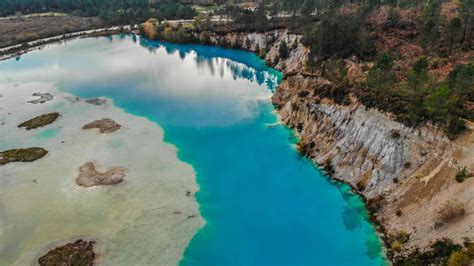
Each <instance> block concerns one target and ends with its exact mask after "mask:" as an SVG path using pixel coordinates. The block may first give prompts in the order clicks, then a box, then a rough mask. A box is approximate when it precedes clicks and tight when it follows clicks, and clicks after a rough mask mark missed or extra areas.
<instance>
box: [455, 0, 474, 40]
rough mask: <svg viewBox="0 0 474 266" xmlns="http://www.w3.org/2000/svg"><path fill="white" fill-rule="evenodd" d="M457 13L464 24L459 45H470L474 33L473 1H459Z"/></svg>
mask: <svg viewBox="0 0 474 266" xmlns="http://www.w3.org/2000/svg"><path fill="white" fill-rule="evenodd" d="M459 13H460V14H461V18H462V20H463V24H464V25H463V34H462V38H461V43H463V42H468V45H471V43H470V41H471V35H472V31H474V0H461V7H460V9H459Z"/></svg>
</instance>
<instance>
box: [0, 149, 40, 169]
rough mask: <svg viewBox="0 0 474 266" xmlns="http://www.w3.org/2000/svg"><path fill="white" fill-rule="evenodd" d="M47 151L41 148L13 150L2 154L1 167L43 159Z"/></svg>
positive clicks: (0, 158) (0, 154)
mask: <svg viewBox="0 0 474 266" xmlns="http://www.w3.org/2000/svg"><path fill="white" fill-rule="evenodd" d="M47 153H48V151H47V150H45V149H43V148H39V147H31V148H27V149H13V150H7V151H2V152H0V165H3V164H7V163H13V162H33V161H36V160H38V159H41V158H43V157H44V156H45V155H46V154H47Z"/></svg>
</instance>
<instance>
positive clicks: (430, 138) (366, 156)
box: [211, 30, 474, 253]
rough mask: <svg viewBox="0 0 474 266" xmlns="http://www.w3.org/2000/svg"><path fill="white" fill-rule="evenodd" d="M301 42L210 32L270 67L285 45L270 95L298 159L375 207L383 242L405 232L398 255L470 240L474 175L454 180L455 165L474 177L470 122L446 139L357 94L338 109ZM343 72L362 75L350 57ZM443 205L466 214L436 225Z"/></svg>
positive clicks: (275, 35) (279, 34) (283, 36)
mask: <svg viewBox="0 0 474 266" xmlns="http://www.w3.org/2000/svg"><path fill="white" fill-rule="evenodd" d="M300 38H301V37H300V36H298V35H294V34H288V32H287V31H285V30H281V31H272V32H267V33H230V34H227V35H224V36H218V35H213V36H211V41H212V42H213V43H214V44H216V45H222V43H223V42H225V43H227V44H228V45H229V44H230V46H232V47H242V48H244V49H248V50H251V51H254V52H256V53H259V52H260V51H257V50H258V49H259V48H263V49H264V50H265V54H264V59H265V60H267V62H274V61H275V58H278V48H279V45H280V43H281V41H282V40H285V41H286V42H287V44H288V46H289V47H290V56H289V57H288V58H286V59H285V60H280V61H278V62H275V63H277V64H276V65H275V68H277V69H279V70H281V71H282V72H283V73H284V74H285V78H284V80H283V81H282V83H281V84H280V86H279V87H278V88H277V89H276V91H275V93H274V95H273V98H272V100H273V102H274V103H275V105H276V106H277V109H278V112H279V114H280V116H281V120H282V122H283V123H284V124H286V125H288V126H289V127H291V128H294V129H295V132H296V133H297V135H298V136H299V137H300V144H299V149H300V151H301V152H302V153H303V154H305V155H306V156H308V157H309V158H311V159H312V160H314V161H315V162H317V163H318V164H319V165H326V166H327V165H328V164H330V165H331V167H332V168H333V169H334V173H333V174H332V176H333V177H334V178H336V179H338V180H341V181H343V182H346V183H348V184H351V185H352V186H353V187H354V188H355V189H356V190H357V191H358V192H359V193H360V194H361V195H363V196H365V197H366V198H367V199H368V200H369V201H372V202H376V204H375V205H376V206H377V207H376V208H375V209H374V210H373V211H374V212H375V217H376V219H378V220H379V221H380V222H381V224H383V225H384V227H385V231H386V242H387V243H386V244H388V245H390V244H392V243H393V241H394V240H392V239H394V238H396V236H397V235H400V234H409V240H408V242H407V243H405V244H403V245H402V250H401V252H402V253H403V252H404V251H405V252H407V251H409V250H410V249H411V248H415V247H419V248H424V247H426V246H428V245H429V244H430V243H431V242H433V241H435V240H437V239H441V238H448V239H452V240H454V241H455V242H458V243H462V242H463V241H464V238H465V237H468V238H470V239H471V240H474V178H469V179H467V180H466V181H465V182H463V183H458V182H456V180H455V175H456V173H457V172H458V168H459V167H467V169H468V172H470V173H472V172H474V125H473V124H472V123H470V122H467V125H468V127H469V129H468V130H467V132H466V133H464V134H463V135H462V136H460V137H458V138H457V139H456V140H455V141H451V140H449V139H448V138H447V137H446V136H445V135H444V134H443V132H442V130H439V129H436V128H434V127H429V126H425V127H422V128H417V129H414V128H409V127H406V126H404V125H403V124H400V123H398V122H396V121H394V120H393V119H392V118H391V115H390V114H386V113H382V112H380V111H378V110H376V109H367V108H366V107H365V106H364V105H362V104H361V103H360V102H359V101H358V100H357V99H356V98H355V97H350V99H349V100H348V101H345V102H344V104H337V103H335V102H334V100H332V99H329V98H326V97H323V96H324V95H326V94H325V92H324V85H325V84H327V83H328V82H329V81H327V80H325V79H323V78H321V77H319V76H317V75H313V74H309V73H306V72H305V70H304V69H305V67H304V66H305V62H306V59H307V57H308V54H309V51H308V49H307V48H305V47H304V46H302V45H301V44H300V43H299V40H300ZM346 67H347V68H348V71H349V74H350V75H351V76H352V77H353V78H355V79H357V78H359V76H361V75H364V73H363V71H362V70H361V69H362V68H360V67H357V63H356V62H355V61H354V60H348V61H346ZM446 203H454V204H459V205H461V206H462V207H463V208H464V210H465V214H464V215H463V216H462V217H458V218H454V219H452V220H450V221H449V222H446V223H440V222H439V212H440V210H441V209H443V206H445V204H446Z"/></svg>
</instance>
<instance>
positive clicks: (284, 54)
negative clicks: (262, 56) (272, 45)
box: [278, 40, 290, 60]
mask: <svg viewBox="0 0 474 266" xmlns="http://www.w3.org/2000/svg"><path fill="white" fill-rule="evenodd" d="M278 53H279V54H280V59H282V60H284V59H286V58H288V56H289V55H290V51H289V49H288V44H286V41H285V40H283V41H282V42H281V43H280V46H279V47H278Z"/></svg>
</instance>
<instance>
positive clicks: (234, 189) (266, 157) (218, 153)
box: [0, 36, 384, 265]
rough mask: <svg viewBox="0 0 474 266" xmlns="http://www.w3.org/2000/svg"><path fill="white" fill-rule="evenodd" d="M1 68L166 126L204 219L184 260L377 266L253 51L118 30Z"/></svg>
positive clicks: (364, 223) (10, 75) (354, 214)
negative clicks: (281, 116) (283, 117)
mask: <svg viewBox="0 0 474 266" xmlns="http://www.w3.org/2000/svg"><path fill="white" fill-rule="evenodd" d="M0 73H1V74H0V82H21V81H52V82H55V83H56V84H58V85H59V86H60V87H61V89H62V90H64V91H66V92H70V93H73V94H75V95H77V96H80V97H83V98H91V97H99V96H105V97H108V98H111V99H113V101H114V104H115V105H117V106H119V107H120V108H123V109H124V110H125V111H126V112H129V113H132V114H135V115H138V116H144V117H147V118H148V119H150V120H151V121H154V122H156V123H158V124H159V125H160V126H161V127H163V128H164V130H165V138H166V141H167V142H170V143H173V144H175V145H176V146H177V147H178V148H179V157H180V159H181V160H183V161H185V162H187V163H189V164H191V165H192V166H193V167H194V169H195V170H196V172H197V181H198V184H199V185H200V192H199V193H198V194H197V199H198V202H199V204H200V209H201V213H202V215H203V217H204V219H205V220H206V221H207V224H206V225H205V227H204V228H203V229H201V231H199V232H198V233H197V234H196V235H195V237H194V238H193V240H192V241H191V243H190V245H189V247H188V248H187V249H186V251H185V254H184V257H183V260H182V261H181V264H182V265H381V264H384V259H383V257H382V254H381V253H382V252H381V247H380V242H379V239H378V238H377V236H376V234H375V232H374V229H373V227H372V226H371V224H370V223H369V222H368V220H367V212H366V210H365V208H364V206H363V203H362V201H361V200H360V198H359V197H357V196H355V195H354V194H352V193H351V192H350V190H349V187H348V186H346V185H342V184H338V183H336V182H331V181H329V180H328V179H327V178H326V177H325V176H324V175H323V174H322V173H321V172H320V171H319V170H317V169H316V168H315V167H314V166H313V165H312V164H311V162H309V161H307V160H306V159H304V158H302V157H301V156H299V155H298V154H297V152H296V150H295V148H294V146H293V143H294V136H293V135H292V133H291V131H289V130H288V129H286V128H285V127H283V126H281V125H278V124H275V123H276V122H277V118H276V115H275V113H274V109H273V106H272V105H271V101H270V99H269V97H270V96H271V90H272V89H274V88H275V86H276V85H277V84H278V82H279V81H280V79H281V74H280V73H278V72H277V71H275V70H273V69H270V68H268V67H266V66H265V64H264V62H263V61H262V60H260V59H259V58H258V57H256V56H255V55H253V54H250V53H247V52H243V51H238V50H231V49H221V48H216V47H208V46H200V45H174V44H166V43H160V42H150V41H147V40H143V39H140V38H137V37H135V36H115V37H110V38H98V39H85V40H75V41H72V42H70V43H69V44H67V45H62V46H57V45H56V46H51V47H48V48H46V49H45V50H42V51H37V52H32V53H29V54H26V55H24V56H22V58H21V59H20V60H19V61H15V60H8V61H4V62H0ZM43 134H45V135H49V134H52V133H51V132H48V133H43ZM111 145H112V146H115V145H121V144H120V143H111ZM157 152H159V151H157ZM150 252H152V251H150Z"/></svg>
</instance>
